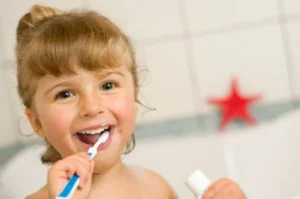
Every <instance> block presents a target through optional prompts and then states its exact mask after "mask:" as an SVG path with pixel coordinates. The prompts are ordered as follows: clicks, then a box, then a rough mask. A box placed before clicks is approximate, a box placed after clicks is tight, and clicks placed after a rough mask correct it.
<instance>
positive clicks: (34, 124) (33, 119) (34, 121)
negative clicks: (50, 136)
mask: <svg viewBox="0 0 300 199" xmlns="http://www.w3.org/2000/svg"><path fill="white" fill-rule="evenodd" d="M25 115H26V116H27V119H28V120H29V122H30V125H31V128H32V129H33V131H34V133H36V134H38V135H39V136H40V137H45V135H44V133H43V131H42V128H41V124H40V122H39V120H38V118H37V116H36V114H35V113H34V112H33V111H32V110H31V109H29V108H26V109H25Z"/></svg>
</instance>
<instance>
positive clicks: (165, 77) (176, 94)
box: [139, 41, 195, 122]
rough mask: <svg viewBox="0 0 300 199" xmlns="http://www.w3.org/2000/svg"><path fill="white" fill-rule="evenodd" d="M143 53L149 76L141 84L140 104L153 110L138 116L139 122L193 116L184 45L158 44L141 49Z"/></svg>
mask: <svg viewBox="0 0 300 199" xmlns="http://www.w3.org/2000/svg"><path fill="white" fill-rule="evenodd" d="M144 49H145V55H146V62H147V67H148V68H149V71H150V72H149V73H148V74H146V76H145V75H143V78H144V80H143V79H142V80H141V81H142V85H141V101H142V103H144V104H145V105H147V106H150V107H153V108H156V109H157V110H156V111H150V112H147V113H145V114H141V116H140V117H139V119H140V120H139V121H143V122H145V121H155V120H165V119H170V118H178V117H181V116H182V117H183V116H187V115H194V114H195V107H194V105H193V98H192V90H191V83H190V81H189V76H188V74H189V72H188V67H187V64H186V57H185V51H184V43H183V42H180V41H177V42H168V43H161V44H156V45H149V46H145V47H144ZM143 111H144V110H141V112H143Z"/></svg>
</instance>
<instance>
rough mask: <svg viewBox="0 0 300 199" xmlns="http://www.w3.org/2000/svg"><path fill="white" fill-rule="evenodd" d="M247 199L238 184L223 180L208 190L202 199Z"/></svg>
mask: <svg viewBox="0 0 300 199" xmlns="http://www.w3.org/2000/svg"><path fill="white" fill-rule="evenodd" d="M220 198H221V199H246V196H245V194H244V192H243V191H242V190H241V188H240V187H239V186H238V184H237V183H235V182H233V181H231V180H229V179H226V178H222V179H220V180H218V181H216V182H214V183H213V184H212V185H210V187H209V188H208V189H207V191H206V192H205V194H204V195H203V197H202V199H220Z"/></svg>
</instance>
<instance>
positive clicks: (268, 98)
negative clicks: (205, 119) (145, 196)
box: [194, 25, 291, 112]
mask: <svg viewBox="0 0 300 199" xmlns="http://www.w3.org/2000/svg"><path fill="white" fill-rule="evenodd" d="M194 48H195V49H194V53H195V54H194V57H195V60H196V61H195V62H196V67H197V71H198V72H197V75H198V81H199V87H200V93H201V96H202V98H203V101H202V102H199V103H202V108H201V110H200V111H202V112H206V111H209V110H211V109H212V107H213V106H212V105H209V104H207V102H206V100H207V98H208V97H223V96H225V94H227V93H228V91H229V87H230V79H231V77H232V76H236V77H237V78H238V81H239V83H240V88H241V92H242V93H244V94H245V95H248V94H256V93H261V94H262V95H263V100H262V101H261V102H263V103H271V102H276V101H280V100H286V99H291V94H290V91H289V86H288V76H287V69H286V64H285V57H284V55H283V48H282V41H281V35H280V29H279V26H275V25H274V26H267V27H263V28H256V29H252V30H247V31H246V30H244V31H236V32H231V33H224V34H219V35H213V36H207V37H201V38H199V39H196V40H195V42H194Z"/></svg>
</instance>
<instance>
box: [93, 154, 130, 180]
mask: <svg viewBox="0 0 300 199" xmlns="http://www.w3.org/2000/svg"><path fill="white" fill-rule="evenodd" d="M126 171H128V168H127V166H126V165H125V164H124V163H123V162H122V160H121V159H120V160H118V161H117V162H116V163H115V164H114V166H113V167H111V168H109V169H107V170H106V171H105V172H103V173H96V174H93V182H92V183H93V184H96V183H97V184H98V183H102V182H103V183H107V181H113V180H115V179H117V178H116V177H118V178H119V177H121V176H122V175H124V173H126Z"/></svg>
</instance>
